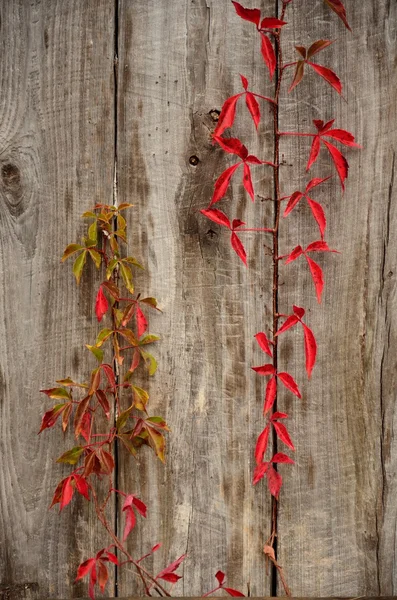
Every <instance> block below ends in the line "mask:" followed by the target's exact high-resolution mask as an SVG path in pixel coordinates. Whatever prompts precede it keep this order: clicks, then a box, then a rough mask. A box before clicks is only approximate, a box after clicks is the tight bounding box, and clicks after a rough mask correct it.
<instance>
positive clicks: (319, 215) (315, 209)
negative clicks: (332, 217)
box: [307, 198, 327, 237]
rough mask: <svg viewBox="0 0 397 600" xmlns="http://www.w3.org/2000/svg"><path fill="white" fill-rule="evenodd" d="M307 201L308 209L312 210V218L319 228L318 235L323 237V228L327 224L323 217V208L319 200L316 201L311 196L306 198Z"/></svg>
mask: <svg viewBox="0 0 397 600" xmlns="http://www.w3.org/2000/svg"><path fill="white" fill-rule="evenodd" d="M307 203H308V205H309V206H310V210H311V211H312V214H313V217H314V219H315V220H316V223H317V225H318V228H319V230H320V235H321V237H324V233H325V228H326V226H327V219H326V218H325V213H324V209H323V207H322V206H321V204H319V202H316V201H315V200H312V199H311V198H307Z"/></svg>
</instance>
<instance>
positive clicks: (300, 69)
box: [288, 60, 305, 92]
mask: <svg viewBox="0 0 397 600" xmlns="http://www.w3.org/2000/svg"><path fill="white" fill-rule="evenodd" d="M304 74H305V61H304V60H298V62H297V63H296V69H295V75H294V78H293V80H292V83H291V85H290V88H289V90H288V92H292V90H293V89H294V88H295V87H296V86H297V85H298V84H299V83H300V82H301V81H302V79H303V75H304Z"/></svg>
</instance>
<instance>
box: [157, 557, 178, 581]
mask: <svg viewBox="0 0 397 600" xmlns="http://www.w3.org/2000/svg"><path fill="white" fill-rule="evenodd" d="M185 557H186V554H182V556H180V557H179V558H178V559H177V560H175V561H174V562H173V563H171V564H170V565H168V567H166V568H165V569H163V570H162V571H160V573H159V574H158V575H156V577H155V579H164V581H169V582H170V583H176V582H177V581H178V579H181V576H180V575H177V574H176V573H175V571H176V570H177V568H178V567H179V565H180V564H181V562H182V561H183V560H184V559H185Z"/></svg>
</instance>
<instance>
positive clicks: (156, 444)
mask: <svg viewBox="0 0 397 600" xmlns="http://www.w3.org/2000/svg"><path fill="white" fill-rule="evenodd" d="M146 431H147V433H148V436H149V438H148V441H149V445H150V446H151V447H152V448H153V450H154V452H155V453H156V455H157V456H158V458H159V459H160V460H161V462H165V456H164V451H165V440H164V436H163V434H162V433H160V432H159V431H157V430H156V429H153V427H148V428H147V429H146Z"/></svg>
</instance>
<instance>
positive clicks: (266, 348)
mask: <svg viewBox="0 0 397 600" xmlns="http://www.w3.org/2000/svg"><path fill="white" fill-rule="evenodd" d="M255 339H256V341H257V342H258V344H259V346H260V347H261V348H262V350H263V352H265V354H268V355H269V356H273V353H272V351H271V348H270V342H269V340H268V337H267V335H266V333H264V332H263V331H261V332H260V333H257V334H256V335H255Z"/></svg>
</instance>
